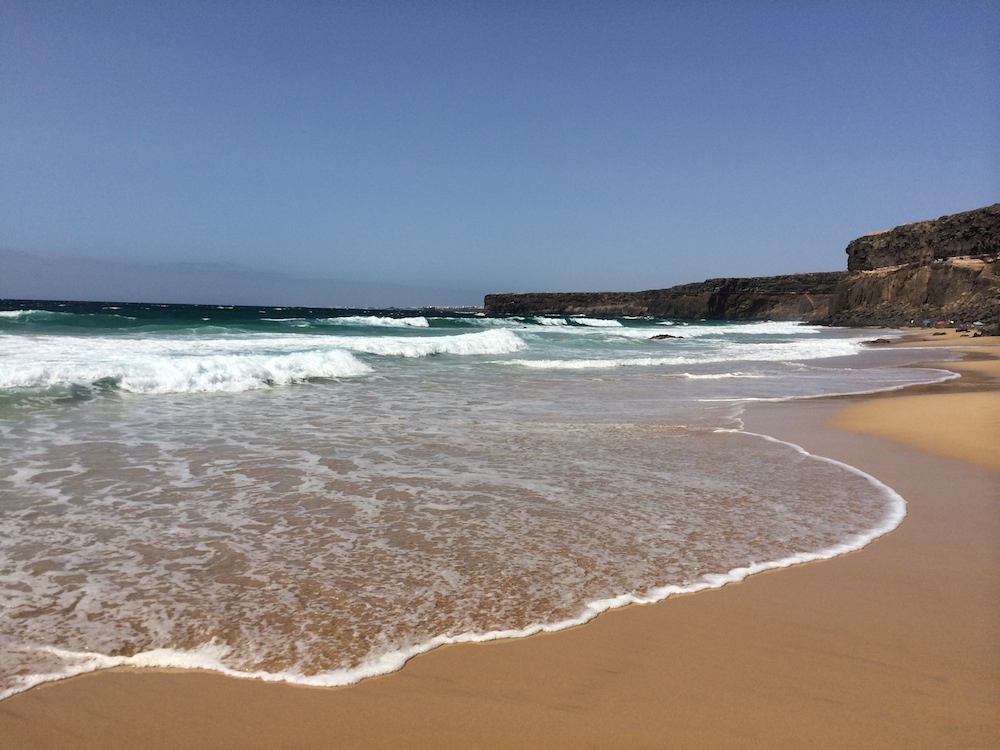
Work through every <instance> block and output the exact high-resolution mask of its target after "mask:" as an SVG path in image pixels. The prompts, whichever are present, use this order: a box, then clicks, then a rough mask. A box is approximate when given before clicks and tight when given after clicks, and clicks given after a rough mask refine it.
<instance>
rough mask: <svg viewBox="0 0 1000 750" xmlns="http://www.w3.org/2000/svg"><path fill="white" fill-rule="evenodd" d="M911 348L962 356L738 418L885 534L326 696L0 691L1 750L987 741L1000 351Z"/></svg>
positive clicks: (230, 688)
mask: <svg viewBox="0 0 1000 750" xmlns="http://www.w3.org/2000/svg"><path fill="white" fill-rule="evenodd" d="M914 343H915V344H917V345H919V346H929V347H930V346H933V347H937V346H942V347H955V346H961V347H966V346H968V347H970V350H971V347H975V350H974V351H975V352H976V353H977V354H976V358H974V359H969V360H967V361H963V360H959V361H951V362H946V363H943V364H936V365H935V366H939V367H942V368H946V369H952V370H955V371H957V372H959V373H962V374H963V375H964V378H963V379H960V380H957V381H948V382H945V383H940V384H935V385H929V386H921V387H920V388H919V391H917V390H912V389H906V390H905V391H903V392H894V393H887V394H875V395H873V396H862V397H849V398H839V399H814V400H807V401H791V402H785V403H777V404H759V405H751V406H750V407H748V409H747V411H746V413H745V415H744V422H745V425H746V429H747V430H748V431H750V432H756V433H761V434H766V435H770V436H773V437H775V438H778V439H781V440H786V441H788V442H792V443H795V444H797V445H801V446H802V447H804V448H805V449H806V450H808V451H810V452H811V453H813V454H815V455H821V456H825V457H829V458H833V459H835V460H838V461H842V462H844V463H847V464H849V465H851V466H855V467H857V468H859V469H861V470H862V471H865V472H867V473H869V474H871V475H872V476H874V477H876V478H877V479H879V480H880V481H882V482H884V483H886V484H887V485H889V486H890V487H892V488H893V489H895V490H896V491H898V492H900V494H902V496H903V497H904V498H906V500H907V501H908V503H909V511H908V515H907V517H906V518H905V519H904V521H903V523H902V524H901V526H900V527H899V528H897V529H896V530H895V531H893V532H891V533H890V534H888V535H886V536H884V537H882V538H880V539H877V540H875V541H874V542H873V543H872V544H870V545H869V546H868V547H866V548H865V549H863V550H861V551H858V552H855V553H850V554H848V555H844V556H842V557H840V558H837V559H836V560H833V561H830V562H828V563H823V564H819V563H811V564H805V565H798V566H795V567H792V568H787V569H783V570H780V571H771V572H767V573H762V574H759V575H756V576H753V577H751V578H749V579H747V580H746V581H744V582H742V583H739V584H730V585H727V586H725V587H723V588H721V589H717V590H712V591H706V592H700V593H698V594H692V595H686V596H677V597H671V598H670V599H668V600H666V601H664V602H660V603H658V604H653V605H645V606H632V607H628V608H625V609H622V610H617V611H615V612H612V613H607V614H605V615H602V616H601V617H598V618H597V619H596V620H594V621H592V622H590V623H588V624H586V625H584V626H581V627H578V628H573V629H571V630H567V631H563V632H561V633H555V634H543V635H537V636H532V637H530V638H525V639H520V640H511V641H497V642H492V643H486V644H474V645H452V646H444V647H441V648H439V649H437V650H435V651H433V652H431V653H429V654H425V655H422V656H419V657H417V658H415V659H413V660H412V661H411V662H410V663H408V664H407V666H406V667H405V668H404V669H403V670H401V671H399V672H396V673H393V674H390V675H387V676H384V677H376V678H370V679H368V680H365V681H364V682H362V683H360V684H358V685H354V686H350V687H346V688H326V689H321V688H304V687H296V686H292V685H285V684H265V683H260V682H255V681H249V680H238V679H233V678H229V677H225V676H221V675H217V674H211V673H204V672H189V671H182V670H178V671H171V670H108V671H104V672H99V673H94V674H90V675H84V676H81V677H77V678H72V679H68V680H64V681H62V682H57V683H49V684H46V685H42V686H40V687H37V688H34V689H32V690H29V691H27V692H25V693H21V694H18V695H15V696H13V697H11V698H9V699H7V700H5V701H2V702H0V748H7V747H10V748H15V747H16V748H32V747H37V748H57V747H70V746H72V747H77V748H87V747H103V748H116V747H123V748H124V747H136V746H142V747H149V748H153V747H213V748H214V747H303V748H305V747H539V746H546V747H571V746H572V747H581V746H582V747H616V746H622V747H663V746H681V747H720V746H721V747H747V748H750V747H761V748H765V747H767V748H775V747H805V746H809V747H852V746H866V747H900V746H905V747H929V748H930V747H934V748H940V747H977V748H988V747H1000V625H998V624H997V621H996V613H997V611H998V603H1000V550H998V547H1000V545H998V543H997V541H996V540H997V539H1000V512H998V508H1000V504H998V502H997V500H998V498H997V490H996V486H997V476H998V474H1000V456H998V455H997V450H998V449H997V447H996V446H998V445H1000V440H996V441H995V442H990V438H991V436H992V434H993V431H995V430H996V429H997V428H995V427H993V425H996V424H1000V420H996V421H993V420H991V416H992V415H994V414H995V413H996V409H997V407H998V402H1000V395H998V388H997V385H998V383H1000V380H998V378H1000V367H998V365H1000V360H998V359H997V357H998V350H1000V344H997V343H996V342H995V340H991V339H984V338H980V339H972V338H969V339H966V338H962V337H961V336H960V334H956V333H954V332H949V333H948V334H947V335H946V336H940V337H935V338H931V332H917V333H915V334H913V335H912V336H911V337H910V338H909V339H908V340H906V341H904V342H902V343H900V344H899V345H901V346H909V345H911V344H914ZM927 361H928V363H931V362H934V357H933V356H930V355H929V356H928V358H927ZM991 430H992V431H991Z"/></svg>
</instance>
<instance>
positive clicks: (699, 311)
mask: <svg viewBox="0 0 1000 750" xmlns="http://www.w3.org/2000/svg"><path fill="white" fill-rule="evenodd" d="M844 275H845V274H844V273H843V272H842V271H833V272H828V273H804V274H792V275H789V276H765V277H759V278H746V279H709V280H708V281H703V282H700V283H696V284H684V285H682V286H675V287H670V288H669V289H650V290H648V291H644V292H536V293H524V294H488V295H486V299H485V301H484V307H485V310H486V312H488V313H506V314H513V315H610V316H620V315H622V316H623V315H636V316H650V317H655V318H693V319H702V318H704V319H706V320H811V319H814V318H820V317H824V316H826V315H827V313H828V311H829V303H830V300H831V298H832V297H833V292H834V289H835V288H836V286H837V282H838V281H840V279H841V278H843V276H844Z"/></svg>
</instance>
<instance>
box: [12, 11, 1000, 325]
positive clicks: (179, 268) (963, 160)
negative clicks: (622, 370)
mask: <svg viewBox="0 0 1000 750" xmlns="http://www.w3.org/2000/svg"><path fill="white" fill-rule="evenodd" d="M0 24H2V25H3V28H4V29H5V30H6V31H7V33H6V35H5V36H6V39H5V44H4V45H3V48H2V49H0V64H2V66H3V71H4V72H3V75H2V76H0V96H2V98H3V101H4V106H3V107H2V108H0V130H2V132H3V134H4V137H3V138H2V139H0V174H2V179H0V297H7V298H24V297H29V298H38V299H52V298H63V299H65V298H70V299H97V298H102V299H115V300H117V301H139V300H137V299H136V295H143V296H146V297H148V299H146V300H144V301H162V302H205V303H219V304H232V303H241V304H242V303H246V304H287V305H291V304H306V305H319V304H328V305H337V306H389V305H396V306H408V305H422V304H442V305H450V304H454V305H464V304H478V303H480V302H481V301H482V296H483V294H485V293H487V292H504V291H611V290H613V291H627V290H639V289H650V288H661V287H668V286H672V285H675V284H681V283H687V282H692V281H701V280H704V279H706V278H711V277H719V276H765V275H776V274H785V273H797V272H806V271H828V270H840V269H842V268H844V267H845V266H846V258H845V256H844V248H845V247H846V245H847V243H848V242H849V241H850V240H852V239H854V238H855V237H858V236H860V235H862V234H866V233H868V232H872V231H877V230H884V229H889V228H891V227H893V226H896V225H899V224H903V223H907V222H911V221H920V220H924V219H933V218H937V217H939V216H941V215H945V214H951V213H956V212H960V211H965V210H969V209H973V208H977V207H980V206H985V205H989V204H992V203H995V202H997V201H998V200H1000V148H998V146H1000V86H998V85H997V84H998V71H1000V50H998V45H997V44H996V39H997V38H1000V4H997V3H993V2H985V1H983V2H954V3H947V4H943V3H933V2H918V3H912V2H881V3H868V4H860V3H859V4H854V3H848V4H836V5H830V6H825V5H824V6H814V5H802V4H797V3H791V2H774V3H767V4H752V5H751V4H741V3H732V2H701V3H694V2H677V3H652V2H633V3H624V4H610V3H585V4H570V3H554V4H546V5H544V6H541V7H540V6H537V5H534V4H530V3H519V2H515V3H505V4H503V6H502V7H500V6H494V5H491V4H475V3H467V4H446V3H430V4H422V5H417V6H413V7H410V6H404V5H402V4H397V3H373V4H361V3H323V4H320V3H306V2H292V3H283V4H277V3H250V2H244V3H193V2H178V3H171V4H169V5H166V6H164V5H161V4H154V3H146V2H139V3H129V4H122V3H114V2H91V3H82V4H67V3H59V2H30V3H29V2H21V1H19V0H12V1H11V2H8V3H4V4H3V6H2V7H0ZM186 272H187V275H185V273H186ZM115 291H119V292H120V293H119V294H117V295H112V296H107V294H108V293H111V292H115ZM74 292H76V293H75V294H74Z"/></svg>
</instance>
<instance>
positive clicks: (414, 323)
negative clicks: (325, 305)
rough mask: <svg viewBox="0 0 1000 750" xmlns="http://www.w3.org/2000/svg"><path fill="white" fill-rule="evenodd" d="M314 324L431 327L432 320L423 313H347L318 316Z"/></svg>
mask: <svg viewBox="0 0 1000 750" xmlns="http://www.w3.org/2000/svg"><path fill="white" fill-rule="evenodd" d="M311 322H312V324H313V325H326V326H334V325H353V326H385V327H388V328H429V327H430V322H429V321H428V320H427V318H425V317H424V316H422V315H419V316H416V317H410V318H392V317H388V316H385V315H345V316H343V317H337V318H317V319H315V320H313V321H311Z"/></svg>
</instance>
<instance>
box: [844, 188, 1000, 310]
mask: <svg viewBox="0 0 1000 750" xmlns="http://www.w3.org/2000/svg"><path fill="white" fill-rule="evenodd" d="M998 254H1000V204H996V205H993V206H987V207H986V208H980V209H976V210H975V211H966V212H964V213H960V214H953V215H951V216H944V217H941V218H940V219H937V220H935V221H921V222H918V223H916V224H905V225H903V226H900V227H896V228H895V229H893V230H890V231H888V232H882V233H880V234H875V235H866V236H864V237H860V238H858V239H856V240H854V242H852V243H850V244H849V245H848V246H847V256H848V269H849V273H848V274H847V276H845V278H844V279H843V280H842V281H841V282H840V284H838V286H837V289H836V291H835V293H834V295H833V298H832V299H831V301H830V314H829V316H828V317H827V318H826V319H825V320H824V322H826V323H830V324H833V325H886V326H898V325H906V324H908V323H909V322H910V321H911V320H916V321H922V320H926V319H935V320H937V319H940V318H944V319H947V320H955V321H959V322H972V321H976V320H980V321H984V322H987V323H990V324H993V325H991V326H989V327H988V328H990V329H993V328H995V327H996V324H998V323H1000V263H998V261H997V257H998Z"/></svg>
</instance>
